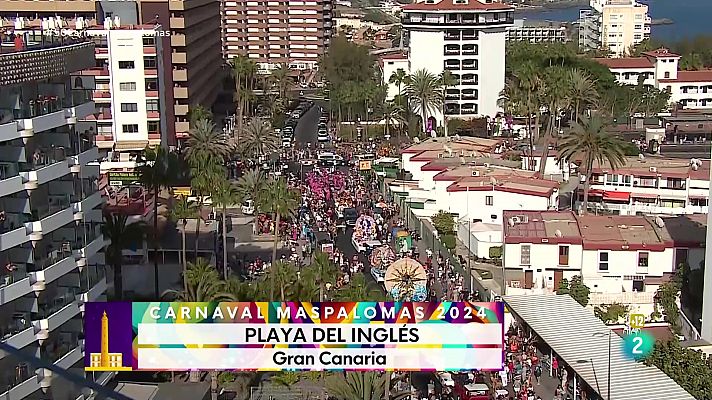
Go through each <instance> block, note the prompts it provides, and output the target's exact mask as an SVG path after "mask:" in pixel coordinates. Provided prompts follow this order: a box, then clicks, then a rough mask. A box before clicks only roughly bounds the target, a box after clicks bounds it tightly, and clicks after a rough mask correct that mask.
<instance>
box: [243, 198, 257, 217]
mask: <svg viewBox="0 0 712 400" xmlns="http://www.w3.org/2000/svg"><path fill="white" fill-rule="evenodd" d="M242 213H243V214H245V215H254V214H255V203H254V202H253V201H252V200H245V202H244V203H242Z"/></svg>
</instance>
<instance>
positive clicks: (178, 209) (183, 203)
mask: <svg viewBox="0 0 712 400" xmlns="http://www.w3.org/2000/svg"><path fill="white" fill-rule="evenodd" d="M171 219H172V220H174V221H176V222H178V221H180V222H181V229H180V233H181V243H182V246H181V249H182V253H181V259H182V260H183V290H185V291H186V292H187V291H188V281H187V280H186V273H187V271H188V260H187V259H186V251H185V226H186V225H187V224H188V220H189V219H195V223H196V224H199V223H200V209H199V207H198V205H197V204H196V203H195V202H194V201H189V200H188V196H180V197H179V198H178V201H177V202H175V203H173V209H172V210H171ZM196 240H197V238H196Z"/></svg>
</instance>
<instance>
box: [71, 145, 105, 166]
mask: <svg viewBox="0 0 712 400" xmlns="http://www.w3.org/2000/svg"><path fill="white" fill-rule="evenodd" d="M98 159H99V148H98V147H95V146H92V147H90V148H88V149H86V150H84V151H82V152H81V153H79V154H77V155H74V156H71V158H70V161H71V163H72V167H80V168H81V166H82V165H86V164H88V163H90V162H94V161H96V160H98ZM72 172H79V170H77V171H74V168H72Z"/></svg>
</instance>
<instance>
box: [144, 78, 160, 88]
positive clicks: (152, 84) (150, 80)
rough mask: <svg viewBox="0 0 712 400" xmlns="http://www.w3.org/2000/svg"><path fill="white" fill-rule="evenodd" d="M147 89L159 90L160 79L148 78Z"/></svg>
mask: <svg viewBox="0 0 712 400" xmlns="http://www.w3.org/2000/svg"><path fill="white" fill-rule="evenodd" d="M146 90H158V79H157V78H146Z"/></svg>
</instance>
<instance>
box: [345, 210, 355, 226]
mask: <svg viewBox="0 0 712 400" xmlns="http://www.w3.org/2000/svg"><path fill="white" fill-rule="evenodd" d="M357 219H358V211H357V210H356V209H355V208H344V222H346V225H347V226H355V225H356V220H357Z"/></svg>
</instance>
